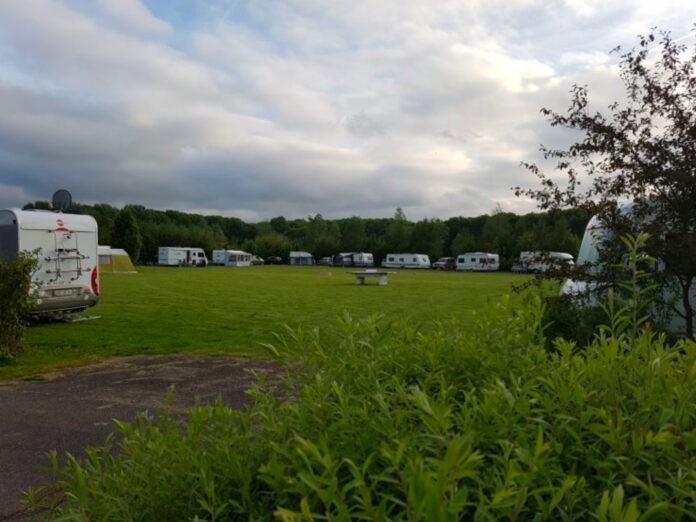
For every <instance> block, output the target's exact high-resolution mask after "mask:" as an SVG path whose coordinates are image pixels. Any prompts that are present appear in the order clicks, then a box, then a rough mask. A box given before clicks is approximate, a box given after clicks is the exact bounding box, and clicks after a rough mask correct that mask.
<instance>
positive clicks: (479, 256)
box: [457, 252, 500, 272]
mask: <svg viewBox="0 0 696 522" xmlns="http://www.w3.org/2000/svg"><path fill="white" fill-rule="evenodd" d="M498 269H500V256H498V254H491V253H489V252H465V253H464V254H460V255H458V256H457V270H460V271H471V272H494V271H496V270H498Z"/></svg>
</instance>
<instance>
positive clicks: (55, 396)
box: [0, 355, 276, 521]
mask: <svg viewBox="0 0 696 522" xmlns="http://www.w3.org/2000/svg"><path fill="white" fill-rule="evenodd" d="M275 369H276V367H274V365H273V364H272V363H270V362H266V361H263V360H256V359H244V358H230V357H194V356H190V355H167V356H153V357H145V356H138V357H123V358H115V359H109V360H108V361H105V362H102V363H99V364H96V365H92V366H85V367H80V368H75V369H69V370H65V371H60V372H56V373H52V374H48V375H46V378H45V380H42V381H32V382H11V383H0V521H4V520H22V519H24V515H23V514H22V506H21V504H20V500H21V498H22V496H23V491H26V490H27V489H28V488H30V487H32V488H36V487H37V486H39V485H41V484H45V483H47V482H49V481H50V480H51V475H50V474H49V473H48V471H47V466H48V464H49V461H48V458H47V457H46V455H47V453H48V452H50V451H52V450H55V451H56V452H57V453H58V455H65V453H66V452H69V453H71V454H73V455H75V456H76V457H79V456H82V455H84V449H85V448H86V447H88V446H99V445H101V444H102V443H103V441H104V440H105V438H106V437H107V435H108V434H109V433H112V432H114V431H115V429H114V424H113V420H114V419H117V420H121V421H133V420H134V419H135V416H136V415H137V414H138V413H139V412H144V411H147V412H149V413H152V414H155V413H157V412H158V411H160V410H161V409H162V407H163V406H164V405H165V401H166V398H167V391H168V390H169V389H170V387H171V386H174V395H173V400H172V402H171V404H170V405H169V407H171V408H174V409H175V410H177V409H180V411H182V412H184V411H185V409H186V407H188V406H191V405H193V404H194V403H195V402H196V401H199V402H206V401H213V400H215V399H216V398H217V397H220V398H222V400H224V401H225V402H226V403H227V404H228V405H230V406H231V407H234V408H243V407H244V406H245V405H246V404H248V403H249V398H248V397H247V396H246V394H245V391H246V390H248V389H249V386H250V384H251V383H252V381H253V378H252V377H250V376H249V374H248V371H247V370H255V371H257V372H273V371H274V370H275Z"/></svg>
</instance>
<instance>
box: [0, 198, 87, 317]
mask: <svg viewBox="0 0 696 522" xmlns="http://www.w3.org/2000/svg"><path fill="white" fill-rule="evenodd" d="M97 248H98V238H97V222H96V221H95V220H94V218H93V217H92V216H84V215H77V214H63V213H60V212H51V211H46V210H19V209H16V208H13V209H7V210H0V257H2V258H5V259H12V258H13V257H15V256H16V255H17V253H18V252H23V251H26V252H34V251H36V252H37V253H38V261H39V267H38V269H37V270H36V272H35V273H34V274H33V275H32V279H31V283H32V298H33V302H34V307H33V311H32V313H33V314H34V315H37V316H42V315H54V314H57V313H67V312H79V311H82V310H85V309H87V308H89V307H90V306H94V305H96V304H97V302H98V301H99V255H98V250H97Z"/></svg>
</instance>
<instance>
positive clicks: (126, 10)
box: [98, 0, 173, 36]
mask: <svg viewBox="0 0 696 522" xmlns="http://www.w3.org/2000/svg"><path fill="white" fill-rule="evenodd" d="M98 3H99V4H100V5H101V6H102V8H103V9H104V10H105V11H106V12H107V13H108V14H109V15H110V16H111V17H112V19H113V21H114V22H115V23H117V24H118V26H119V27H120V28H122V29H123V30H124V31H125V32H134V33H136V34H142V35H150V36H169V35H171V34H172V32H173V30H172V28H171V26H170V25H169V24H168V23H166V22H164V21H162V20H160V19H158V18H155V17H154V16H152V13H151V12H150V11H149V10H148V9H147V7H145V6H144V5H143V4H142V3H141V2H140V0H98Z"/></svg>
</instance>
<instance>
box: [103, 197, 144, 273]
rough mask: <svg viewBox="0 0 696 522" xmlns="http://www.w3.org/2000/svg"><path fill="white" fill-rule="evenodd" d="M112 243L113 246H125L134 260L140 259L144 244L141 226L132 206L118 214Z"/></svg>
mask: <svg viewBox="0 0 696 522" xmlns="http://www.w3.org/2000/svg"><path fill="white" fill-rule="evenodd" d="M111 243H112V246H113V247H116V248H123V249H124V250H125V251H126V252H128V254H129V255H130V257H131V259H133V260H134V261H136V262H137V261H138V260H139V259H140V249H141V248H142V245H143V242H142V238H141V236H140V226H139V225H138V221H137V219H136V218H135V214H134V213H133V211H132V210H131V209H130V207H124V208H123V209H122V210H121V211H120V212H119V213H118V214H117V215H116V218H115V219H114V230H113V232H112V234H111Z"/></svg>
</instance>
